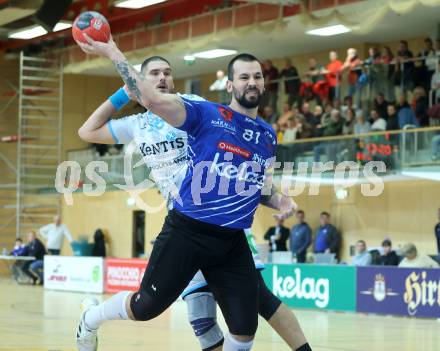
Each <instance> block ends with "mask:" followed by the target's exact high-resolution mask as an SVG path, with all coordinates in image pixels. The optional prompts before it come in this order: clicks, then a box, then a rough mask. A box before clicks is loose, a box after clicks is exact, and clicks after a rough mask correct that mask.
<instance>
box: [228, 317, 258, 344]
mask: <svg viewBox="0 0 440 351" xmlns="http://www.w3.org/2000/svg"><path fill="white" fill-rule="evenodd" d="M257 327H258V315H256V316H255V318H253V316H243V318H235V319H234V320H233V321H231V322H230V323H228V328H229V332H230V333H231V334H232V335H238V336H240V337H243V338H244V339H246V338H248V339H249V340H252V339H253V337H254V335H255V333H256V332H257Z"/></svg>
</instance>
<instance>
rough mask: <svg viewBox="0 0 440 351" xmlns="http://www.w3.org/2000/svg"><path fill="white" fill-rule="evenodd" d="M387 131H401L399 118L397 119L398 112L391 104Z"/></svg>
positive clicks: (388, 110)
mask: <svg viewBox="0 0 440 351" xmlns="http://www.w3.org/2000/svg"><path fill="white" fill-rule="evenodd" d="M387 115H388V120H387V130H398V129H399V118H398V117H397V110H396V106H395V105H394V104H389V105H388V106H387Z"/></svg>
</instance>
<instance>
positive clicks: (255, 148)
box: [174, 96, 276, 228]
mask: <svg viewBox="0 0 440 351" xmlns="http://www.w3.org/2000/svg"><path fill="white" fill-rule="evenodd" d="M182 100H183V102H184V104H185V108H186V120H185V123H184V124H183V125H182V126H181V127H180V128H179V129H181V130H184V131H186V132H187V133H188V148H189V150H190V154H191V155H192V158H191V162H190V164H189V167H188V170H187V173H186V175H185V178H184V180H183V183H182V186H181V188H180V192H179V195H180V201H176V200H175V201H174V208H175V209H177V210H178V211H179V212H182V213H183V214H185V215H186V216H189V217H192V218H194V219H198V220H201V221H203V222H208V223H211V224H216V225H221V226H225V227H230V228H249V227H251V225H252V222H253V217H254V213H255V211H256V209H257V207H258V204H259V202H260V196H261V189H262V188H263V185H264V180H265V171H266V170H267V168H269V167H271V166H272V162H273V159H274V152H275V147H276V135H275V132H274V130H273V129H272V127H271V126H270V125H269V124H267V123H266V122H264V121H263V120H262V119H261V118H257V119H252V118H250V117H248V116H246V115H243V114H241V113H238V112H236V111H233V110H231V109H230V108H229V107H227V106H224V105H220V104H217V103H213V102H210V101H206V100H200V99H199V98H198V97H191V96H185V97H182Z"/></svg>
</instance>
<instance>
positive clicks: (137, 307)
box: [130, 290, 166, 321]
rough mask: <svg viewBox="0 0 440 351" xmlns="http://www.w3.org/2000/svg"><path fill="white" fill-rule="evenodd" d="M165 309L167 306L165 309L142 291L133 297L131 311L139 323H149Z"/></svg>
mask: <svg viewBox="0 0 440 351" xmlns="http://www.w3.org/2000/svg"><path fill="white" fill-rule="evenodd" d="M165 308H166V306H165V307H163V306H162V305H161V304H160V302H159V301H157V300H156V299H154V298H152V297H151V296H150V295H149V294H148V293H146V292H145V291H142V290H140V291H138V292H137V293H136V294H134V295H133V296H132V297H131V301H130V309H131V312H132V313H133V317H134V318H135V320H137V321H148V320H150V319H153V318H156V317H157V316H158V315H160V314H161V313H162V312H163V311H164V310H165Z"/></svg>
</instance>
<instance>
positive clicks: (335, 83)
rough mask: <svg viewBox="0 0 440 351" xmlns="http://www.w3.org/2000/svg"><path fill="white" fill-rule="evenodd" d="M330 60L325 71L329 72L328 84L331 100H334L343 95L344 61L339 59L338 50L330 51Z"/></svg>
mask: <svg viewBox="0 0 440 351" xmlns="http://www.w3.org/2000/svg"><path fill="white" fill-rule="evenodd" d="M329 59H330V62H329V63H328V65H327V67H326V69H325V71H324V72H325V73H326V74H327V84H328V86H329V100H330V101H331V102H333V101H334V100H335V99H339V98H340V96H341V73H342V62H341V61H340V60H338V54H337V53H336V51H330V54H329Z"/></svg>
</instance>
